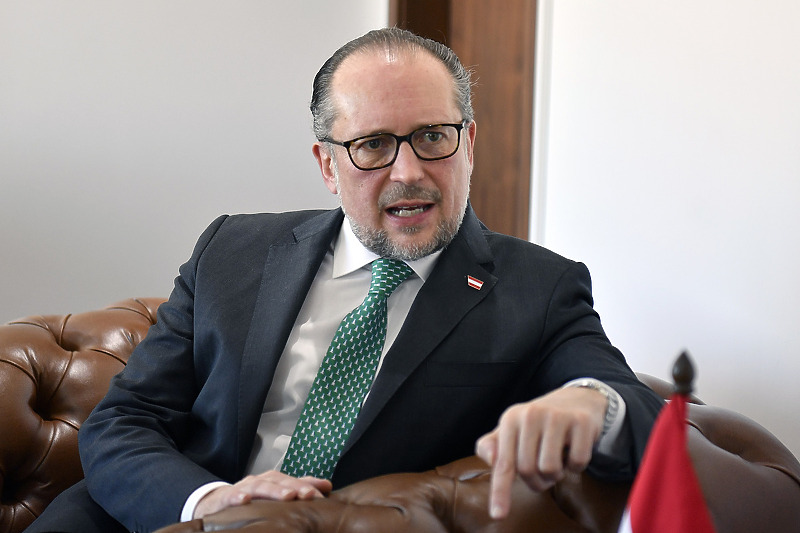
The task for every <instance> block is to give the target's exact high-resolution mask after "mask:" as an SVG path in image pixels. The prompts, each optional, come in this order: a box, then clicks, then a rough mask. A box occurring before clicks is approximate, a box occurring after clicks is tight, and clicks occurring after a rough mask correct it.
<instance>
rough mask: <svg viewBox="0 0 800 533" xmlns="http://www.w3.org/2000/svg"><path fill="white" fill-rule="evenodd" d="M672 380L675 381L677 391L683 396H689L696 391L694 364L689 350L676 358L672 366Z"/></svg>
mask: <svg viewBox="0 0 800 533" xmlns="http://www.w3.org/2000/svg"><path fill="white" fill-rule="evenodd" d="M672 380H673V381H674V382H675V393H676V394H680V395H681V396H689V395H690V394H691V393H692V392H694V388H693V384H692V382H693V381H694V366H693V365H692V361H691V360H690V359H689V352H687V351H686V350H684V351H683V353H681V354H680V355H679V356H678V359H676V360H675V364H674V365H673V367H672Z"/></svg>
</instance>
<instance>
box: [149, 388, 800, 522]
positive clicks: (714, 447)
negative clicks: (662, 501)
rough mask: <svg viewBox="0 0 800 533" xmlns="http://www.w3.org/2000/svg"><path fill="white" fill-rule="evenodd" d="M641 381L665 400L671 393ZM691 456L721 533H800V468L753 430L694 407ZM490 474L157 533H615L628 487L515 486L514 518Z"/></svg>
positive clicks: (454, 471)
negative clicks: (499, 503) (497, 514)
mask: <svg viewBox="0 0 800 533" xmlns="http://www.w3.org/2000/svg"><path fill="white" fill-rule="evenodd" d="M640 378H642V381H644V382H645V383H647V384H648V385H650V386H651V388H653V389H654V390H656V392H659V393H660V394H662V396H664V397H667V396H669V394H671V386H670V385H669V384H668V383H666V382H664V381H662V380H659V379H658V378H654V377H652V376H645V375H640ZM687 422H688V423H689V425H690V430H689V444H688V446H689V453H690V454H691V456H692V461H693V463H694V465H695V470H696V471H697V475H698V479H699V480H700V484H701V486H702V489H703V493H704V494H705V497H706V501H707V504H708V506H709V509H710V511H711V515H712V518H713V520H714V523H715V526H716V528H717V533H753V532H755V531H769V532H770V533H796V532H798V531H800V463H798V462H797V460H796V459H795V458H794V456H792V454H791V453H790V452H789V450H787V449H786V448H785V447H784V446H783V445H782V444H781V443H780V442H779V441H778V440H777V439H776V438H775V437H774V436H773V435H772V434H770V433H769V432H768V431H767V430H765V429H764V428H762V427H761V426H759V425H758V424H756V423H755V422H753V421H752V420H750V419H748V418H746V417H744V416H742V415H740V414H737V413H734V412H732V411H728V410H725V409H721V408H718V407H711V406H707V405H703V404H700V403H697V404H693V405H690V406H689V413H688V421H687ZM488 489H489V470H488V467H487V466H486V465H485V464H484V463H483V462H481V461H480V460H479V459H477V458H475V457H470V458H466V459H462V460H460V461H456V462H454V463H451V464H449V465H446V466H443V467H440V468H437V469H436V470H433V471H430V472H424V473H421V474H394V475H388V476H383V477H379V478H374V479H369V480H366V481H363V482H361V483H357V484H354V485H350V486H349V487H345V488H343V489H340V490H337V491H335V492H334V493H333V494H332V495H331V496H330V497H329V498H327V499H325V500H316V501H310V502H266V501H259V502H253V503H251V504H249V505H246V506H244V507H239V508H231V509H228V510H225V511H222V512H220V513H217V514H214V515H211V516H209V517H205V518H204V519H202V520H194V521H192V522H187V523H184V524H176V525H173V526H170V527H167V528H163V529H161V530H159V531H158V532H157V533H195V532H199V531H228V532H229V533H245V532H247V533H268V532H273V531H294V532H303V533H327V532H331V533H333V532H336V533H356V532H362V531H391V532H392V533H404V532H407V533H413V532H418V531H425V532H436V533H439V532H442V533H444V532H469V533H478V532H492V533H519V532H523V531H524V532H526V533H528V532H530V533H534V532H559V533H570V532H575V533H577V532H582V533H587V532H592V533H616V532H617V527H618V524H619V521H620V518H621V516H622V512H623V510H624V507H625V504H626V500H627V494H628V490H629V489H630V485H629V484H627V483H603V482H600V481H597V480H596V479H593V478H592V477H590V476H589V475H588V474H585V473H584V474H580V475H578V474H570V475H569V476H568V477H567V478H566V479H564V480H563V481H561V482H559V483H558V484H557V485H556V486H555V488H554V489H552V490H550V491H547V492H544V493H535V492H533V491H531V490H528V489H527V487H526V486H525V485H524V484H523V483H522V482H521V481H519V480H518V481H517V482H516V484H515V486H514V493H513V506H512V510H511V515H510V517H509V518H508V519H506V520H504V521H502V522H494V521H492V520H491V519H490V518H489V516H488V513H487V508H488V503H487V502H488Z"/></svg>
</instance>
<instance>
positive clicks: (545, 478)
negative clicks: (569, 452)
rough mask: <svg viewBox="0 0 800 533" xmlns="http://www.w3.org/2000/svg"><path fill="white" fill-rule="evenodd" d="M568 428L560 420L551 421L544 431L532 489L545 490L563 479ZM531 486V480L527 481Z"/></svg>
mask: <svg viewBox="0 0 800 533" xmlns="http://www.w3.org/2000/svg"><path fill="white" fill-rule="evenodd" d="M568 431H569V428H568V427H567V426H565V425H564V423H563V421H561V420H551V421H550V423H549V424H548V425H547V427H546V428H545V430H544V433H543V435H542V441H541V448H540V450H539V457H538V461H537V465H536V476H535V477H536V478H537V479H535V480H533V481H534V484H533V485H532V487H533V488H535V489H536V490H547V489H549V488H550V487H552V486H553V485H554V484H555V483H556V482H558V481H560V480H561V479H562V478H563V477H564V460H565V457H564V447H565V446H566V444H567V432H568ZM526 481H528V484H529V485H531V480H527V479H526Z"/></svg>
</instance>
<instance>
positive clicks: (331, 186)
mask: <svg viewBox="0 0 800 533" xmlns="http://www.w3.org/2000/svg"><path fill="white" fill-rule="evenodd" d="M311 152H313V154H314V157H315V158H316V160H317V164H318V165H319V170H320V171H321V172H322V180H323V181H324V182H325V186H326V187H327V188H328V190H329V191H331V194H336V193H338V192H339V191H338V190H337V189H336V173H335V172H334V171H333V154H332V153H331V151H330V148H329V147H328V146H325V145H324V144H323V143H321V142H315V143H314V146H312V147H311Z"/></svg>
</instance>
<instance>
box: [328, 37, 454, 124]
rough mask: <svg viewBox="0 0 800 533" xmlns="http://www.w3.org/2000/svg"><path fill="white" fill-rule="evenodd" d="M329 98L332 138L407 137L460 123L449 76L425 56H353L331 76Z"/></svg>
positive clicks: (378, 52) (389, 53)
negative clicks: (417, 130) (380, 134)
mask: <svg viewBox="0 0 800 533" xmlns="http://www.w3.org/2000/svg"><path fill="white" fill-rule="evenodd" d="M331 96H332V100H333V103H334V107H335V110H336V119H335V121H334V124H333V132H332V133H334V135H338V134H340V135H349V136H356V135H363V134H368V133H374V132H377V131H390V132H395V133H407V132H408V131H411V130H412V129H415V128H417V127H419V126H422V125H425V124H432V123H440V122H458V121H460V120H461V115H460V113H459V110H458V106H457V104H456V98H455V86H454V81H453V78H452V76H451V75H450V72H449V71H448V70H447V68H446V67H445V66H444V64H443V63H442V62H441V61H440V60H438V59H437V58H435V57H433V56H432V55H431V54H429V53H427V52H425V51H400V52H396V51H387V50H373V51H369V52H357V53H355V54H353V55H352V56H350V57H348V58H347V59H345V60H344V61H343V62H342V64H341V65H340V66H339V68H338V69H337V71H336V73H335V74H334V77H333V82H332V84H331Z"/></svg>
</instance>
